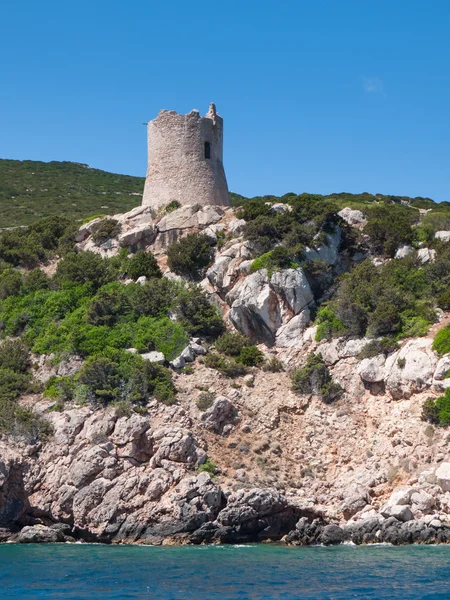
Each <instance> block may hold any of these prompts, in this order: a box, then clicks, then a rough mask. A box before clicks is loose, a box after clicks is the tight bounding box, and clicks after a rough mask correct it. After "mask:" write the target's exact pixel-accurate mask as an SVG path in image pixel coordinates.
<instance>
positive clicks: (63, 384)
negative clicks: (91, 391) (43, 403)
mask: <svg viewBox="0 0 450 600" xmlns="http://www.w3.org/2000/svg"><path fill="white" fill-rule="evenodd" d="M74 394H75V383H74V380H73V378H72V377H67V376H64V377H55V376H53V377H50V379H49V380H48V381H47V382H46V384H45V389H44V393H43V396H44V398H51V399H53V400H57V401H58V402H59V403H64V402H67V401H69V400H73V398H74Z"/></svg>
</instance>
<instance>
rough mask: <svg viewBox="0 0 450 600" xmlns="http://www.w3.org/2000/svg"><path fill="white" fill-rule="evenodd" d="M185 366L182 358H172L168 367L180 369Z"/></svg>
mask: <svg viewBox="0 0 450 600" xmlns="http://www.w3.org/2000/svg"><path fill="white" fill-rule="evenodd" d="M185 364H186V361H185V359H184V358H183V357H182V356H177V358H174V359H173V360H171V361H170V366H171V367H173V368H174V369H182V368H183V367H184V365H185Z"/></svg>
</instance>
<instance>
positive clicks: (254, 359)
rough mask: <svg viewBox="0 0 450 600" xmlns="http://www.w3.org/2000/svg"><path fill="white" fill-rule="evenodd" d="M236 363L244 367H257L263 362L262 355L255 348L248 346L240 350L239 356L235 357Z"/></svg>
mask: <svg viewBox="0 0 450 600" xmlns="http://www.w3.org/2000/svg"><path fill="white" fill-rule="evenodd" d="M236 362H238V363H240V364H241V365H244V366H245V367H257V366H258V365H260V364H261V363H262V362H264V354H263V353H262V352H261V350H259V348H258V347H257V346H248V347H246V348H242V350H241V351H240V352H239V356H237V357H236Z"/></svg>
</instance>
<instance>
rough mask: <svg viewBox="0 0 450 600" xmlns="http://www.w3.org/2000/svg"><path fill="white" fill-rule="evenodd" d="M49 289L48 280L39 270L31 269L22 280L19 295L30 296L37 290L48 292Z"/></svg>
mask: <svg viewBox="0 0 450 600" xmlns="http://www.w3.org/2000/svg"><path fill="white" fill-rule="evenodd" d="M49 287H50V279H49V278H48V277H47V275H46V274H45V273H44V272H43V271H41V269H33V270H32V271H30V272H29V273H28V275H26V276H25V277H24V278H23V283H22V288H21V290H20V292H21V294H23V295H26V294H32V293H33V292H37V291H39V290H48V288H49Z"/></svg>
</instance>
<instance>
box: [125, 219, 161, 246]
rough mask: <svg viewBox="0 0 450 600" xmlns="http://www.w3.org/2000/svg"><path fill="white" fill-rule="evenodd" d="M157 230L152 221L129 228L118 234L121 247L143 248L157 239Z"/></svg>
mask: <svg viewBox="0 0 450 600" xmlns="http://www.w3.org/2000/svg"><path fill="white" fill-rule="evenodd" d="M155 238H156V230H155V228H154V227H153V225H152V224H150V223H142V224H141V225H137V226H136V227H134V228H133V229H129V230H128V231H125V232H123V233H121V234H119V236H118V238H117V239H118V241H119V246H120V247H121V248H133V249H136V250H143V249H144V248H145V247H146V246H149V245H150V244H152V243H153V242H154V241H155Z"/></svg>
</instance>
